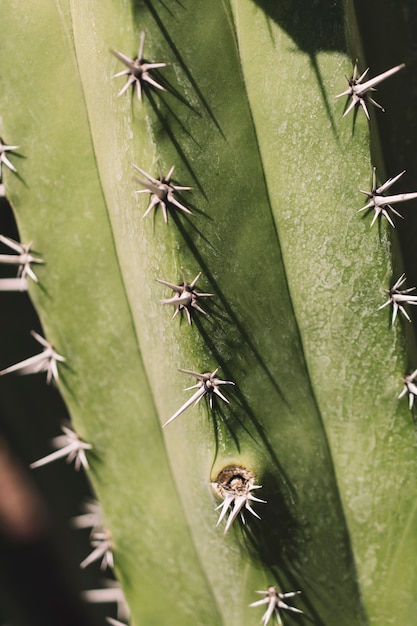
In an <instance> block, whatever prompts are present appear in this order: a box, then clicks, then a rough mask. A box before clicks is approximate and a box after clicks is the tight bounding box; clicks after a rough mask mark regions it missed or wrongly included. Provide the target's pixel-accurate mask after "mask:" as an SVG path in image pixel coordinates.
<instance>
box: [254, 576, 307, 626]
mask: <svg viewBox="0 0 417 626" xmlns="http://www.w3.org/2000/svg"><path fill="white" fill-rule="evenodd" d="M256 593H260V594H262V595H263V596H264V597H263V598H262V600H257V601H256V602H252V603H251V604H250V605H249V606H251V607H255V606H263V605H265V604H266V605H267V608H266V611H265V613H264V614H263V616H262V620H261V621H262V624H263V626H266V625H267V624H268V623H269V620H270V619H271V618H272V617H273V616H274V615H275V617H276V618H277V622H278V624H280V626H282V619H281V611H292V612H293V613H302V611H301V610H300V609H296V608H295V607H294V606H290V605H289V604H287V602H286V600H287V598H293V597H294V596H297V595H298V594H300V593H301V591H289V592H288V593H280V592H279V591H278V589H277V588H276V587H273V586H271V587H268V589H267V590H266V591H257V592H256Z"/></svg>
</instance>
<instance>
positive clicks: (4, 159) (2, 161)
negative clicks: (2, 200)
mask: <svg viewBox="0 0 417 626" xmlns="http://www.w3.org/2000/svg"><path fill="white" fill-rule="evenodd" d="M19 147H20V146H8V145H7V144H5V143H4V141H3V139H2V138H1V137H0V197H1V196H4V195H5V193H4V184H3V165H5V166H6V167H8V168H9V170H11V171H12V172H14V173H16V171H17V170H16V168H15V166H14V165H13V163H12V162H11V161H10V159H9V156H8V154H7V153H8V152H13V151H14V150H18V149H19Z"/></svg>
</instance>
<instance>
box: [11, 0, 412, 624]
mask: <svg viewBox="0 0 417 626" xmlns="http://www.w3.org/2000/svg"><path fill="white" fill-rule="evenodd" d="M275 4H276V3H272V2H271V3H261V2H259V3H255V2H252V1H251V0H234V1H232V2H231V3H230V5H229V4H227V3H225V2H221V1H220V0H213V1H211V2H205V3H201V2H197V1H196V0H185V1H184V2H181V3H180V2H177V1H175V0H166V1H165V2H163V3H162V2H161V3H160V2H153V3H151V2H144V3H137V4H135V3H133V4H132V5H131V4H130V3H128V2H127V1H124V2H120V1H116V0H104V1H103V0H100V1H98V0H94V1H93V0H88V1H86V2H82V3H81V2H76V1H75V0H73V1H72V2H71V1H62V2H55V3H53V2H52V1H51V0H39V2H37V3H36V7H32V8H31V10H30V11H28V10H27V7H26V6H25V3H21V2H12V1H11V0H9V1H8V2H6V3H5V5H3V6H2V10H1V14H2V20H3V23H4V28H5V32H10V33H13V34H14V35H13V38H7V37H5V38H3V39H2V41H1V43H0V46H1V47H0V64H1V65H0V71H1V75H2V77H3V80H4V81H6V79H7V81H8V82H7V84H8V89H7V90H4V91H3V92H2V93H1V96H0V105H1V122H2V123H1V128H0V130H1V134H2V136H4V138H5V140H6V141H8V142H14V143H16V144H19V145H21V146H22V147H21V153H22V155H23V156H24V157H25V158H24V159H21V160H19V162H18V170H19V177H15V176H13V175H10V174H7V177H6V180H5V184H6V190H7V193H8V195H9V197H10V199H11V201H12V203H13V206H14V208H15V211H16V215H17V219H18V223H19V227H20V232H21V236H22V240H23V241H26V240H31V241H33V244H34V247H35V248H36V250H38V251H39V252H40V253H41V254H42V256H43V257H44V258H45V259H46V261H47V264H46V265H45V267H44V268H40V269H39V271H38V274H39V277H40V279H41V288H39V287H37V286H34V287H33V288H31V294H32V296H33V299H34V301H35V303H36V306H37V308H38V310H39V312H40V315H41V319H42V322H43V324H44V328H45V332H46V335H47V336H48V338H49V339H50V340H51V341H52V342H53V343H54V345H55V346H56V348H57V349H58V351H59V352H61V353H63V354H65V356H66V358H67V362H68V365H67V366H66V367H62V368H61V372H62V380H61V382H60V388H61V390H62V393H63V395H64V397H65V399H66V401H67V403H68V407H69V410H70V413H71V415H72V418H73V420H74V425H75V427H76V429H77V430H78V431H79V433H80V434H81V435H82V436H84V437H85V438H86V439H87V440H88V441H89V442H90V443H92V445H93V447H94V456H92V458H91V480H92V483H93V485H94V487H95V488H96V490H97V493H98V496H99V498H100V500H101V501H102V503H103V507H104V512H105V516H106V520H107V522H108V526H109V528H110V529H111V531H112V533H113V536H114V541H115V559H116V570H117V573H118V574H119V576H120V578H121V580H122V582H123V583H124V586H125V590H126V595H127V598H128V600H129V603H130V605H131V608H132V616H133V621H134V623H135V624H136V626H139V625H141V624H144V625H145V626H148V625H152V624H155V625H158V626H160V625H161V624H165V623H168V622H169V621H170V619H171V617H172V615H173V614H174V615H175V619H176V621H177V622H178V623H181V624H182V625H184V626H187V625H188V624H190V625H191V624H193V625H194V624H199V625H200V624H201V625H207V626H214V625H216V624H219V625H220V624H222V625H224V626H226V624H227V626H249V625H251V624H255V623H257V621H258V620H259V618H260V615H261V612H260V609H248V606H247V605H248V604H249V602H251V601H253V600H255V599H256V596H255V595H254V590H255V589H262V588H265V585H268V584H274V583H279V584H280V585H281V586H282V589H283V591H287V590H290V589H301V590H302V591H303V595H302V596H301V597H299V598H296V599H295V600H294V604H296V605H297V606H299V607H300V608H303V609H304V610H305V612H306V614H307V616H308V617H306V618H300V620H299V621H300V622H301V623H302V622H303V620H304V621H305V622H306V623H307V622H308V619H314V620H316V623H318V624H323V625H326V626H332V625H337V626H343V625H346V626H348V625H349V626H352V625H353V624H355V625H356V624H358V625H359V624H361V625H365V624H368V623H373V624H378V626H379V625H381V624H385V623H387V624H388V623H389V620H390V619H391V617H392V619H393V621H394V623H399V624H400V623H401V624H407V623H410V624H411V623H412V622H411V621H410V618H409V615H412V614H414V613H415V609H416V606H415V602H416V601H415V597H414V596H415V594H414V589H415V584H416V580H415V572H414V567H413V561H414V558H413V557H414V555H415V554H416V546H415V545H414V544H415V541H416V540H415V539H414V537H416V536H417V533H416V532H415V531H416V528H415V526H416V521H415V518H414V515H413V494H414V492H415V487H416V485H415V481H416V476H417V472H416V470H417V467H416V466H417V460H416V458H415V438H414V429H413V425H412V421H411V418H410V416H409V413H408V411H407V408H406V402H405V401H404V402H401V403H398V402H397V400H396V396H397V395H398V392H399V390H400V389H401V386H400V385H401V376H402V375H403V372H404V368H405V356H404V348H403V341H404V340H403V337H402V335H401V331H400V325H397V326H396V327H395V328H394V329H393V330H392V329H391V328H390V327H389V324H388V315H389V312H388V311H387V310H385V311H383V312H381V311H377V308H378V306H379V305H380V304H381V303H382V302H383V301H384V300H383V299H384V297H385V294H384V287H386V286H387V285H388V284H389V283H390V281H391V261H390V244H389V238H388V237H387V234H386V229H385V224H383V225H382V227H381V228H380V229H379V230H378V228H377V227H374V228H373V229H372V230H370V229H369V221H370V220H369V217H365V218H362V217H361V216H360V215H357V214H356V210H357V209H358V208H360V207H361V202H362V199H361V197H360V195H359V194H358V188H364V189H366V188H368V186H369V184H370V173H371V161H370V157H369V138H368V127H367V123H366V120H365V119H364V116H363V115H361V114H359V115H358V117H357V119H356V124H355V127H354V132H352V119H351V118H347V119H342V113H343V105H344V103H343V102H341V101H340V100H339V101H336V100H335V99H334V95H335V94H336V93H339V92H340V91H342V90H343V89H344V88H345V79H344V77H343V74H344V73H346V74H350V72H351V62H350V60H349V59H348V58H347V56H346V54H345V53H344V48H345V44H344V41H343V28H344V25H343V15H342V11H341V9H340V10H339V9H337V10H336V9H335V10H334V11H333V12H331V11H330V12H325V11H323V10H322V9H321V5H320V4H318V5H317V7H316V9H313V8H312V9H311V10H308V11H306V12H302V15H301V17H300V19H299V20H297V19H295V18H294V16H296V15H297V12H296V9H297V7H296V6H294V4H293V3H288V4H287V5H285V7H284V8H279V9H278V8H277V7H276V6H275ZM294 11H295V12H294ZM301 18H302V19H301ZM306 24H310V26H309V28H306ZM142 30H145V32H146V42H145V56H146V58H147V59H149V60H151V61H154V60H155V61H165V62H168V63H169V64H170V65H169V66H168V67H166V68H163V69H161V70H160V71H159V72H158V80H160V81H161V82H162V83H163V84H165V85H166V86H167V89H168V90H167V92H163V93H161V92H156V91H149V90H146V93H145V94H144V101H143V102H142V103H141V104H139V103H138V102H137V100H136V96H133V95H132V96H131V94H130V92H129V93H128V94H125V95H124V96H123V97H121V98H119V99H117V97H116V96H117V93H118V92H119V90H120V89H121V87H122V86H123V82H124V80H125V78H115V79H113V80H112V79H111V77H112V75H114V74H115V73H116V72H118V71H120V70H121V69H123V68H122V66H121V64H120V62H119V61H118V60H117V59H116V58H115V57H114V56H113V55H112V54H111V53H110V49H117V50H119V51H121V52H123V53H125V54H127V55H131V56H132V57H133V56H134V55H135V54H136V51H137V47H138V42H139V34H140V32H141V31H142ZM313 30H314V37H312V31H313ZM45 32H46V33H48V37H47V44H45V37H44V34H43V33H45ZM16 41H19V51H18V54H16V47H15V46H16ZM11 59H13V62H12V61H11ZM16 102H19V107H16V106H15V103H16ZM131 162H134V163H136V164H137V165H139V166H140V167H142V168H143V169H144V170H146V171H147V172H149V173H151V174H153V175H157V172H158V163H160V165H161V168H162V170H163V172H164V173H166V172H167V171H168V170H169V168H170V167H171V165H172V164H175V165H176V169H175V176H174V178H175V181H176V182H177V183H178V184H181V185H190V186H193V191H192V192H184V194H183V200H184V203H185V204H187V206H189V207H190V208H191V209H192V211H193V215H192V216H184V215H182V214H181V215H180V214H179V213H173V212H172V211H171V212H170V216H169V223H168V226H167V225H165V224H164V222H163V219H162V215H161V210H160V208H158V209H157V210H156V211H155V210H154V211H153V213H152V214H151V215H150V216H148V217H147V218H146V219H145V220H143V221H142V220H141V215H142V214H143V212H144V211H145V209H146V206H147V201H148V200H149V198H148V197H147V196H144V195H142V196H139V199H137V197H136V196H135V194H134V190H135V189H138V188H139V185H138V183H137V182H135V181H134V176H135V172H134V170H133V169H132V167H131V165H130V163H131ZM181 268H184V271H185V273H186V275H187V277H188V278H189V279H190V280H191V279H192V278H194V276H195V275H196V274H197V273H198V272H199V271H202V272H203V275H202V277H201V279H200V281H199V283H198V288H199V290H201V291H210V292H212V293H214V294H215V297H213V298H212V299H211V301H208V300H207V301H205V302H204V305H203V306H204V307H205V308H207V310H208V311H209V313H210V315H209V316H208V317H207V318H204V317H201V316H200V317H197V316H196V318H195V323H194V324H193V326H192V327H189V326H188V324H187V320H186V318H185V317H184V319H182V322H181V321H180V319H179V317H177V318H176V319H175V320H174V321H171V319H170V318H171V315H172V311H171V310H169V309H168V308H167V307H163V306H161V305H160V303H159V300H160V299H161V298H164V297H167V296H168V295H169V290H167V289H166V288H165V287H163V286H162V285H160V284H158V283H157V282H156V279H157V278H162V279H165V280H168V281H171V282H176V281H177V280H178V281H179V280H180V278H181ZM217 366H220V370H219V376H220V377H222V378H225V379H228V380H233V381H235V382H236V387H235V388H232V387H226V388H225V389H224V390H225V393H226V395H227V396H228V397H229V399H230V405H225V404H220V403H217V404H216V410H215V411H214V412H213V413H211V412H209V411H208V410H207V409H206V407H205V406H204V401H203V402H202V403H201V404H200V405H199V406H198V408H193V409H189V410H188V411H187V412H186V413H184V415H182V416H180V417H179V418H178V419H177V420H176V421H175V422H173V423H172V424H170V425H169V426H168V427H167V428H166V429H164V430H161V427H160V425H161V424H163V423H164V422H165V421H166V420H167V419H168V418H169V417H170V415H172V414H173V412H174V411H175V410H176V409H177V408H178V407H179V406H181V404H182V403H183V402H184V401H185V400H186V398H187V397H188V394H190V393H192V392H184V391H183V389H184V387H187V386H190V385H191V384H193V381H192V380H191V379H189V378H188V377H186V376H185V375H184V374H182V373H179V372H178V368H187V369H194V370H197V371H207V370H213V369H215V368H216V367H217ZM230 462H232V463H241V464H243V465H246V466H247V467H249V468H250V469H252V471H253V472H254V473H255V475H256V480H257V483H258V484H262V485H263V488H262V490H259V492H257V494H256V495H259V497H261V498H264V499H266V500H267V501H268V503H267V504H255V508H256V511H257V512H258V513H259V514H260V515H261V517H262V521H257V520H255V519H254V518H251V519H248V517H250V515H249V514H248V515H246V519H247V522H248V524H247V530H245V531H243V532H241V531H240V529H239V528H238V526H239V525H240V522H239V521H237V522H236V523H235V524H234V527H235V528H233V529H232V531H231V532H230V533H229V535H227V536H226V537H224V535H223V533H222V530H223V529H222V527H218V528H216V527H215V524H216V520H217V513H216V512H215V511H214V508H215V506H216V504H217V503H218V501H217V500H216V498H215V496H214V495H213V493H212V492H211V489H210V484H209V483H210V480H212V479H213V478H214V476H215V475H216V472H217V471H218V470H219V469H221V468H222V467H223V466H224V465H225V464H227V463H230ZM393 493H395V500H394V498H393ZM400 591H401V602H399V603H398V606H395V607H393V606H392V594H393V593H394V594H396V596H398V595H399V593H400ZM162 599H163V600H162Z"/></svg>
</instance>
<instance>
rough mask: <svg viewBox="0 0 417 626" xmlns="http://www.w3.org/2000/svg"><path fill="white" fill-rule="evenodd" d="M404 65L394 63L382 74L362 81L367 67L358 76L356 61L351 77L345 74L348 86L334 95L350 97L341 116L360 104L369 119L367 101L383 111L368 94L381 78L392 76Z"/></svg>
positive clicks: (380, 81)
mask: <svg viewBox="0 0 417 626" xmlns="http://www.w3.org/2000/svg"><path fill="white" fill-rule="evenodd" d="M404 67H405V64H404V63H401V64H400V65H396V66H395V67H392V68H391V69H390V70H387V71H386V72H382V74H378V76H374V78H370V79H369V80H367V81H365V82H363V79H364V78H365V77H366V76H367V74H368V72H369V67H368V68H366V70H365V71H364V72H363V73H362V74H361V75H360V76H358V62H357V61H356V63H355V67H354V69H353V76H352V78H348V76H346V80H347V82H348V84H349V87H348V88H347V89H346V90H345V91H342V93H339V94H338V95H337V96H336V98H342V97H344V96H348V97H350V98H351V101H350V102H349V104H347V106H346V109H345V112H344V113H343V117H344V116H345V115H347V114H348V113H349V112H350V111H352V109H357V107H359V106H360V107H362V109H363V111H364V112H365V115H366V117H367V118H368V120H369V111H368V107H367V104H369V103H371V104H373V105H374V106H376V107H378V108H379V109H381V111H384V110H385V109H384V108H383V107H382V106H381V105H380V104H378V102H375V100H374V99H373V98H372V97H371V95H370V94H371V93H373V92H374V91H376V89H375V85H379V83H382V81H383V80H385V79H386V78H389V77H390V76H393V75H394V74H396V73H397V72H399V71H400V70H402V69H403V68H404Z"/></svg>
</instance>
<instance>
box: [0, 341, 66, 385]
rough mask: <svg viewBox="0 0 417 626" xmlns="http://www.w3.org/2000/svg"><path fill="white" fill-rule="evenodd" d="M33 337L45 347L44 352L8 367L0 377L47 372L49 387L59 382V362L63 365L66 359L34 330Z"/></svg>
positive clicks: (0, 373)
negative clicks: (53, 382) (52, 383)
mask: <svg viewBox="0 0 417 626" xmlns="http://www.w3.org/2000/svg"><path fill="white" fill-rule="evenodd" d="M31 335H32V337H34V338H35V339H36V341H38V342H39V343H40V344H41V346H43V350H42V352H39V353H38V354H35V355H34V356H31V357H29V358H27V359H24V360H23V361H19V363H15V364H14V365H10V366H9V367H6V368H5V369H3V370H1V371H0V376H5V375H6V374H11V373H13V372H15V373H17V374H39V373H41V372H46V382H47V384H48V385H49V384H50V383H51V382H52V381H54V380H58V377H59V374H58V362H61V363H63V362H64V361H65V358H64V357H63V356H62V355H61V354H58V352H56V351H55V350H54V348H53V347H52V344H51V343H49V341H47V340H46V339H45V338H44V337H42V336H41V335H39V334H38V333H36V332H35V331H34V330H32V331H31Z"/></svg>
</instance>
